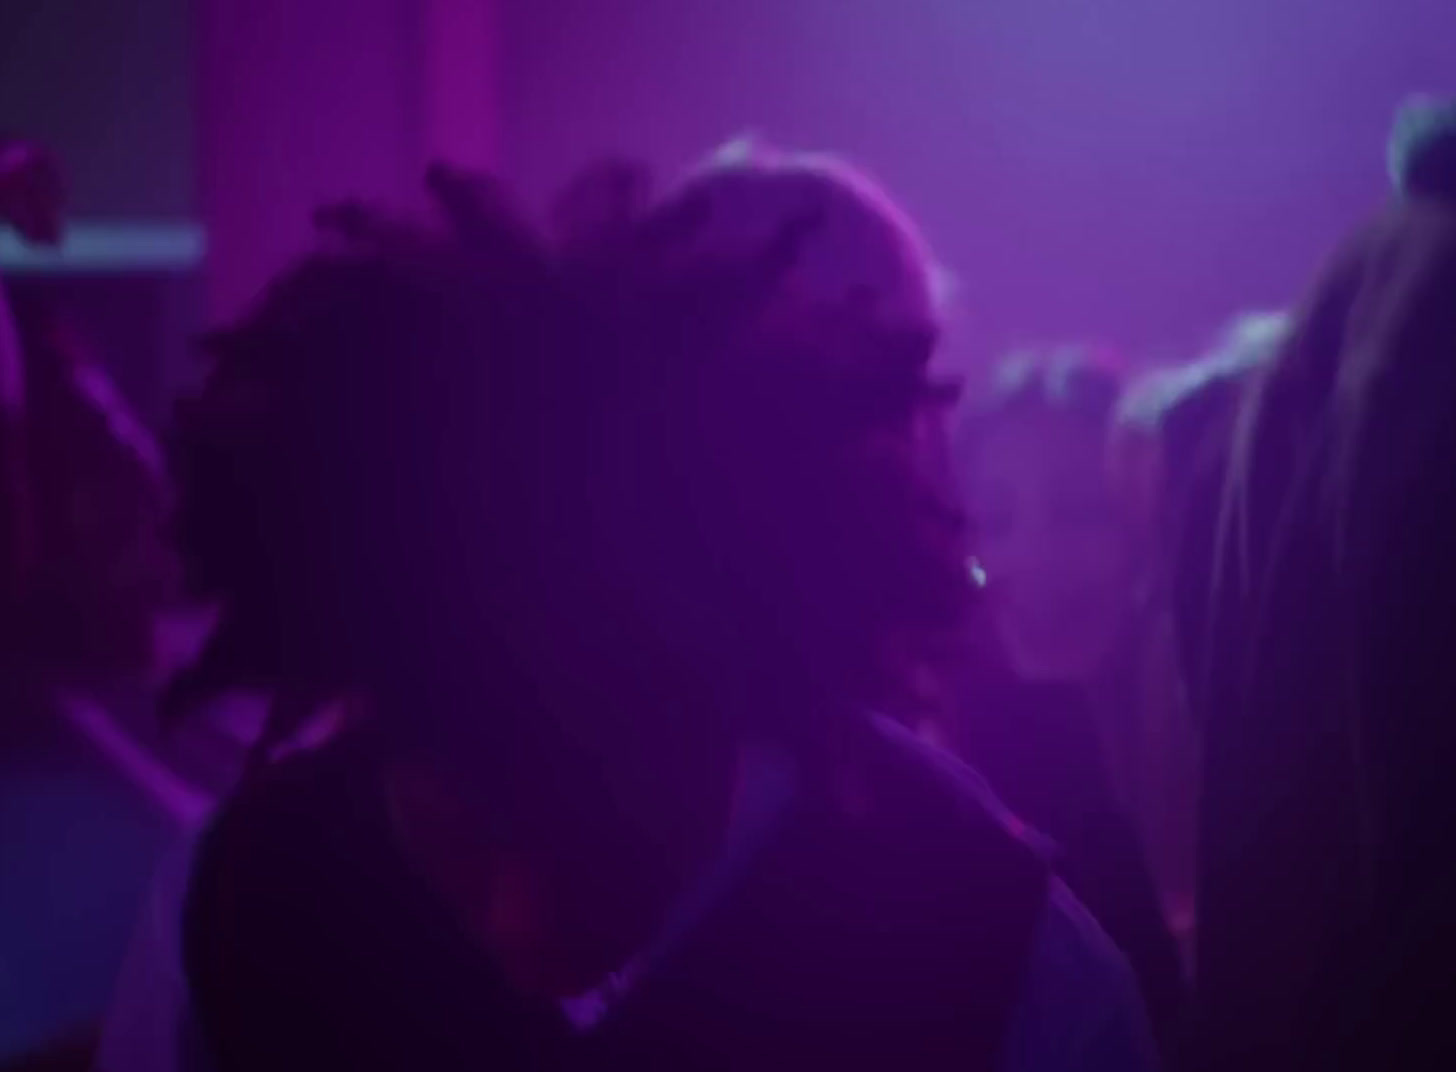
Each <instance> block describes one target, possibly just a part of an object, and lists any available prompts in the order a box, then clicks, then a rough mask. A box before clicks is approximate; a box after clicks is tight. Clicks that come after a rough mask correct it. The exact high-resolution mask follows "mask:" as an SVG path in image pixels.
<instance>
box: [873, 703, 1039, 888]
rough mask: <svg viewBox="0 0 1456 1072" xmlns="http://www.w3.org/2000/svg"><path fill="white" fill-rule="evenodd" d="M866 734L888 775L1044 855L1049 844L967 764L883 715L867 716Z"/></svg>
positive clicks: (1035, 855) (1036, 856) (1036, 853)
mask: <svg viewBox="0 0 1456 1072" xmlns="http://www.w3.org/2000/svg"><path fill="white" fill-rule="evenodd" d="M870 729H871V732H872V734H873V736H874V738H875V740H876V742H877V744H878V745H879V748H878V751H879V753H880V754H881V758H882V760H885V761H887V762H888V767H889V768H890V770H891V777H897V778H906V779H908V780H912V781H915V782H918V783H921V784H922V785H924V786H926V787H927V788H929V789H930V790H932V791H933V792H934V793H935V794H936V795H937V796H938V797H939V798H941V799H943V800H945V801H946V802H947V803H948V804H951V805H953V806H954V810H955V811H956V812H957V813H958V814H960V815H962V816H974V817H975V818H976V819H977V820H980V821H982V822H983V824H984V825H986V826H988V827H989V828H990V829H992V830H994V831H998V832H1000V833H1002V834H1004V835H1005V836H1006V839H1007V840H1008V841H1010V842H1014V843H1016V844H1019V845H1021V846H1024V847H1025V848H1026V849H1027V850H1029V852H1028V855H1029V856H1031V857H1033V858H1035V859H1037V860H1039V861H1045V860H1047V859H1049V858H1050V857H1051V855H1052V853H1053V847H1052V845H1051V843H1050V842H1049V841H1047V840H1046V839H1045V838H1044V837H1043V836H1042V835H1041V834H1040V833H1039V832H1037V831H1035V830H1033V829H1032V828H1030V827H1029V826H1027V825H1026V824H1025V823H1024V822H1022V820H1021V819H1019V818H1018V817H1017V816H1015V815H1013V814H1012V812H1011V810H1010V809H1009V808H1007V807H1006V805H1005V804H1003V803H1002V802H1001V799H1000V798H999V797H998V796H997V795H996V792H995V790H993V789H992V788H991V785H990V783H989V782H987V781H986V779H985V778H984V777H983V776H982V775H981V773H980V772H979V771H978V770H976V769H975V768H974V767H972V766H971V765H970V764H968V763H966V762H965V761H963V760H961V759H959V758H958V757H957V756H955V755H953V754H951V753H950V752H948V751H946V750H945V749H943V748H940V747H938V746H937V745H935V744H932V743H931V742H929V741H927V740H925V739H924V738H922V737H920V736H919V735H918V734H916V733H914V732H913V731H911V730H910V729H908V728H907V727H905V726H903V725H901V724H900V723H898V722H895V721H894V720H893V719H889V718H885V717H883V716H878V715H877V716H874V717H873V718H871V720H870Z"/></svg>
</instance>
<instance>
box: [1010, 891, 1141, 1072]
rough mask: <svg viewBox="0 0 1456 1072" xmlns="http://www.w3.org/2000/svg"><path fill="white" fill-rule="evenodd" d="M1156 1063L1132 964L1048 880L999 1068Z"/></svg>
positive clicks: (1019, 1070)
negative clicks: (1018, 998) (1044, 902)
mask: <svg viewBox="0 0 1456 1072" xmlns="http://www.w3.org/2000/svg"><path fill="white" fill-rule="evenodd" d="M1157 1067H1158V1059H1157V1047H1156V1045H1155V1043H1154V1041H1153V1034H1152V1030H1151V1028H1150V1026H1149V1023H1148V1017H1147V1013H1146V1010H1145V1009H1144V1007H1143V1001H1142V997H1141V995H1140V993H1139V990H1138V985H1137V980H1136V978H1135V977H1134V976H1133V973H1132V970H1131V968H1129V966H1128V964H1127V961H1126V960H1125V958H1124V957H1123V956H1122V954H1121V953H1120V952H1119V951H1118V949H1117V947H1116V946H1115V945H1113V943H1112V941H1111V939H1109V938H1108V937H1107V935H1106V934H1105V933H1103V931H1102V928H1101V927H1099V926H1098V925H1097V922H1096V921H1095V920H1094V919H1093V918H1092V916H1091V914H1090V913H1089V912H1088V911H1087V910H1086V909H1085V908H1083V907H1082V905H1081V904H1080V903H1079V902H1078V901H1077V899H1076V898H1075V897H1073V896H1072V894H1071V893H1070V892H1069V891H1068V890H1067V889H1066V887H1065V886H1063V885H1061V884H1060V883H1053V884H1052V885H1051V887H1050V888H1049V891H1048V894H1047V899H1046V905H1045V907H1044V910H1043V913H1042V917H1041V921H1040V923H1039V924H1038V927H1037V932H1036V936H1035V938H1034V939H1033V943H1032V949H1031V955H1030V958H1029V960H1028V964H1027V972H1026V978H1025V981H1024V983H1023V986H1022V991H1021V998H1020V1001H1019V1003H1018V1005H1017V1007H1016V1011H1015V1013H1014V1014H1013V1017H1012V1021H1011V1025H1010V1028H1009V1031H1008V1034H1007V1039H1006V1046H1005V1050H1004V1052H1003V1056H1002V1062H1001V1068H1002V1069H1003V1070H1004V1072H1038V1070H1040V1069H1050V1068H1055V1069H1103V1068H1117V1069H1123V1070H1128V1072H1152V1070H1155V1069H1156V1068H1157Z"/></svg>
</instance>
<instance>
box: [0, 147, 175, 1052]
mask: <svg viewBox="0 0 1456 1072" xmlns="http://www.w3.org/2000/svg"><path fill="white" fill-rule="evenodd" d="M63 195H64V190H63V186H62V183H61V180H60V172H59V168H58V167H57V165H56V163H55V161H54V160H53V159H52V158H51V156H50V155H49V154H48V153H47V152H46V151H45V150H44V149H43V148H41V147H39V146H37V145H35V144H34V143H30V142H5V143H0V225H6V226H9V227H12V228H13V229H14V230H15V232H16V233H17V234H19V235H20V236H21V238H22V239H23V240H26V241H29V242H32V243H43V244H52V243H55V242H57V241H58V240H59V238H60V234H61V225H62V218H63V208H64V196H63ZM0 413H3V416H0V618H3V631H0V648H3V657H4V666H5V672H4V674H3V681H0V688H3V689H4V691H5V697H6V702H5V705H4V711H3V715H0V1062H13V1067H16V1068H32V1067H34V1068H42V1067H44V1068H78V1069H79V1068H85V1067H88V1066H89V1063H90V1049H91V1043H92V1038H93V1032H92V1030H91V1027H90V1024H91V1023H92V1022H93V1020H94V1018H95V1017H96V1016H97V1015H98V1014H99V1013H100V1012H101V1010H102V1008H103V1006H104V1003H105V1001H106V999H107V997H108V995H109V993H110V989H111V986H112V984H113V980H114V973H115V971H116V969H117V967H118V965H119V964H120V961H121V958H122V954H123V950H124V947H125V941H126V935H127V932H128V929H129V927H130V921H131V917H132V914H133V910H134V906H135V905H136V904H137V903H138V901H139V899H140V895H141V892H142V889H143V887H144V885H145V882H146V879H147V876H148V874H149V873H150V871H151V869H152V867H153V864H154V860H155V859H156V856H157V854H158V852H159V851H160V850H161V848H162V846H163V845H164V844H165V843H166V842H167V841H168V840H169V839H170V837H171V836H172V827H171V824H170V821H169V817H168V816H167V815H166V814H164V812H163V811H162V810H161V809H159V808H157V807H156V806H155V805H154V802H153V801H152V800H149V799H148V792H147V789H146V787H144V786H142V785H140V784H138V782H137V781H136V780H135V779H134V778H133V777H132V774H133V772H131V771H127V770H124V769H122V767H121V766H120V765H118V764H117V763H115V762H114V759H115V757H114V756H112V755H110V754H109V753H107V752H106V750H105V749H104V748H103V747H101V745H100V743H99V741H98V739H97V738H96V737H95V736H94V735H93V734H92V733H90V732H89V731H87V730H85V729H84V728H83V727H84V726H95V725H108V726H109V725H112V720H111V718H110V717H109V715H108V714H107V712H106V711H105V710H104V709H103V706H102V705H98V704H97V703H96V702H95V697H96V695H102V696H104V697H105V698H106V702H107V704H110V703H111V702H113V701H117V700H120V699H121V698H122V697H129V698H130V699H131V701H132V702H133V703H134V704H136V705H137V706H140V707H142V708H147V709H148V710H149V703H148V698H149V694H148V692H147V691H146V689H145V687H142V688H137V687H136V686H137V685H138V684H139V682H138V681H137V680H135V679H137V678H145V677H146V675H147V671H148V670H149V669H150V665H149V660H150V652H151V644H150V639H151V627H152V623H153V616H154V615H155V613H156V612H157V611H158V610H159V609H160V607H161V606H162V605H163V603H164V601H165V599H166V591H167V581H166V580H165V579H164V578H165V577H166V576H167V575H168V573H169V569H168V565H167V563H168V562H169V561H170V558H169V556H168V554H167V552H166V551H164V550H163V533H162V526H163V520H164V512H165V511H164V506H163V502H164V499H165V495H164V493H163V488H164V481H163V479H162V475H161V469H160V466H159V465H158V464H157V462H158V458H157V456H156V450H155V446H154V444H152V442H151V440H150V438H149V436H148V435H147V434H146V433H145V431H144V430H142V429H141V427H140V425H139V424H138V423H137V422H136V421H135V420H134V418H133V417H132V416H131V413H130V410H129V409H128V408H127V407H126V406H125V404H124V403H123V402H122V401H121V399H120V398H119V397H117V396H116V394H115V392H114V390H112V389H111V388H110V384H109V381H108V380H107V378H106V376H105V373H104V372H103V371H102V369H101V367H100V365H99V364H98V363H96V362H95V361H94V360H92V359H91V358H90V356H89V355H88V354H86V353H85V351H84V350H83V349H82V348H80V347H79V346H78V345H77V344H75V343H74V341H73V340H72V339H71V338H70V337H69V336H67V335H66V334H65V333H64V331H63V328H62V327H61V322H60V321H59V320H58V319H57V318H54V317H52V316H51V315H49V313H48V312H47V311H45V310H42V309H40V308H39V307H38V305H37V304H36V303H34V302H28V303H21V302H16V303H15V304H14V305H13V306H12V304H11V302H10V301H9V300H8V297H7V295H6V293H5V292H4V290H3V288H0ZM117 686H123V687H120V688H118V687H117ZM82 694H90V695H89V696H87V695H82ZM5 1067H7V1068H9V1067H12V1064H10V1063H6V1064H5Z"/></svg>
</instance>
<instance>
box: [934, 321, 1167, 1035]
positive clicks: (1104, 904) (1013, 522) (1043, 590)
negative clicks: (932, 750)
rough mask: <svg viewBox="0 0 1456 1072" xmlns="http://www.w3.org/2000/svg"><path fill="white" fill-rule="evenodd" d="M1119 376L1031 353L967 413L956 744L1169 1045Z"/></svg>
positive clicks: (1151, 751) (1152, 738)
mask: <svg viewBox="0 0 1456 1072" xmlns="http://www.w3.org/2000/svg"><path fill="white" fill-rule="evenodd" d="M1123 382H1124V381H1123V377H1122V375H1121V372H1120V369H1119V368H1118V366H1117V365H1116V364H1114V363H1112V362H1111V361H1109V360H1108V359H1106V358H1105V357H1102V356H1099V355H1096V354H1091V353H1088V352H1086V351H1084V350H1080V349H1075V348H1071V349H1065V350H1054V351H1050V352H1037V353H1032V354H1028V355H1022V356H1019V357H1014V358H1011V359H1009V360H1008V361H1006V362H1004V363H1003V364H1002V365H1001V366H999V367H998V369H997V370H996V373H995V375H994V377H993V381H992V385H991V388H990V390H989V391H987V392H986V393H985V395H984V396H983V397H982V398H980V399H977V400H974V401H973V403H972V404H971V405H970V406H969V407H968V408H967V410H966V413H965V416H964V417H963V419H962V422H961V424H960V427H959V429H958V436H957V444H956V459H957V465H958V473H959V476H960V478H961V482H962V488H963V489H964V496H965V500H966V502H967V503H968V504H969V508H970V512H971V522H972V531H973V537H974V543H973V546H974V551H975V555H976V563H977V565H978V567H979V568H980V569H983V570H984V576H985V599H984V604H983V606H982V607H981V608H980V614H979V615H978V616H977V617H976V618H975V619H974V620H973V622H972V627H971V629H970V631H969V633H968V635H967V640H966V643H965V646H964V649H963V650H962V651H961V653H960V656H959V658H958V660H957V664H958V665H957V673H956V675H955V680H956V682H957V686H956V690H955V698H954V705H953V715H952V717H951V719H950V720H949V741H948V743H949V744H950V745H951V746H952V747H954V748H955V750H956V751H957V752H958V753H959V754H961V755H962V756H964V757H965V758H966V759H967V760H968V761H969V762H970V763H971V764H972V765H974V766H975V767H976V768H977V769H978V770H980V771H981V773H983V774H984V775H985V776H986V777H987V778H988V779H989V780H990V782H991V784H992V786H993V787H994V788H995V789H996V790H997V792H998V793H999V794H1000V795H1001V796H1002V798H1003V799H1004V800H1005V801H1006V802H1007V803H1008V805H1009V806H1010V807H1011V808H1012V810H1013V811H1015V812H1016V813H1017V814H1018V815H1019V816H1021V817H1022V818H1024V819H1026V820H1027V821H1028V822H1030V823H1032V824H1033V825H1035V826H1037V827H1039V828H1040V829H1041V830H1042V831H1043V832H1044V833H1046V834H1047V835H1049V836H1050V837H1051V838H1052V839H1053V841H1055V842H1056V844H1057V847H1058V850H1059V856H1058V861H1059V863H1058V866H1059V870H1060V872H1061V874H1063V875H1064V876H1065V877H1066V879H1067V882H1068V884H1069V885H1070V886H1071V887H1072V889H1073V891H1074V892H1075V893H1076V894H1077V895H1078V896H1079V897H1080V898H1081V899H1082V901H1083V902H1084V903H1085V904H1086V905H1087V906H1088V908H1089V909H1091V911H1092V912H1093V914H1094V915H1096V916H1097V918H1098V920H1099V921H1100V922H1101V923H1102V925H1103V926H1104V927H1106V928H1107V931H1108V934H1109V935H1111V937H1112V938H1113V940H1114V941H1116V942H1117V943H1118V944H1119V946H1120V947H1121V948H1122V949H1123V951H1124V952H1125V953H1126V954H1127V955H1128V957H1129V959H1130V961H1131V962H1132V964H1133V967H1134V969H1135V970H1136V971H1137V973H1138V976H1139V980H1140V982H1141V984H1142V988H1143V993H1144V996H1145V998H1146V999H1147V1002H1148V1007H1149V1010H1150V1012H1151V1014H1152V1016H1153V1020H1154V1025H1155V1027H1157V1029H1158V1031H1159V1034H1160V1037H1161V1038H1162V1039H1163V1040H1164V1042H1165V1044H1168V1045H1171V1043H1172V1042H1173V1040H1174V1037H1175V1036H1176V1034H1177V1031H1178V1026H1179V1020H1180V1015H1181V1012H1182V1010H1183V1004H1184V1001H1183V999H1184V981H1183V974H1182V969H1181V965H1180V963H1179V954H1178V949H1177V945H1176V943H1175V941H1174V939H1173V936H1172V933H1171V931H1170V929H1169V925H1168V922H1167V920H1166V919H1165V916H1164V912H1163V909H1162V903H1161V900H1160V890H1159V887H1158V885H1157V884H1156V883H1155V882H1154V878H1153V876H1154V874H1155V872H1154V869H1153V868H1152V867H1151V866H1150V861H1152V862H1154V863H1160V862H1161V861H1160V860H1158V857H1157V855H1156V853H1155V852H1154V851H1153V850H1154V849H1156V848H1158V847H1159V846H1158V845H1157V843H1156V842H1154V841H1153V840H1152V839H1151V837H1149V835H1148V832H1149V831H1150V830H1152V829H1156V820H1157V816H1158V811H1159V808H1160V807H1162V806H1163V805H1164V803H1165V801H1163V800H1160V799H1156V798H1155V797H1154V795H1153V791H1152V790H1153V789H1154V788H1155V787H1157V786H1158V784H1159V783H1158V782H1156V781H1155V777H1156V775H1157V774H1158V773H1159V764H1160V763H1161V762H1163V761H1164V758H1165V757H1163V756H1162V755H1160V754H1158V753H1157V752H1156V750H1155V749H1156V746H1157V745H1158V743H1159V740H1158V738H1157V736H1156V735H1155V734H1153V733H1152V732H1150V729H1149V721H1150V716H1149V713H1148V711H1147V710H1146V707H1147V704H1146V696H1145V694H1144V683H1143V672H1144V668H1145V664H1144V655H1145V653H1144V651H1143V649H1142V641H1143V637H1142V622H1141V616H1142V605H1141V602H1140V600H1141V592H1140V586H1141V585H1142V583H1143V577H1142V576H1141V572H1140V567H1141V565H1142V562H1143V559H1142V555H1141V553H1140V546H1139V542H1138V536H1139V529H1138V527H1137V526H1136V525H1135V524H1133V523H1132V521H1131V519H1130V516H1129V511H1128V506H1127V504H1126V503H1125V502H1124V500H1123V499H1122V497H1121V495H1120V494H1119V489H1118V487H1117V486H1116V485H1115V483H1114V481H1113V479H1112V474H1111V471H1110V469H1109V455H1108V449H1109V434H1110V432H1111V428H1112V421H1113V415H1114V413H1115V410H1116V407H1117V404H1118V399H1119V397H1120V394H1121V392H1122V389H1123ZM1160 877H1161V875H1160Z"/></svg>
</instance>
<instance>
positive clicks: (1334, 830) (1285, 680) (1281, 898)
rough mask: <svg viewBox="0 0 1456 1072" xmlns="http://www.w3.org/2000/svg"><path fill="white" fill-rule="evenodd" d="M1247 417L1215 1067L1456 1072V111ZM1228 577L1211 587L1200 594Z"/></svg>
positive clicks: (1203, 615)
mask: <svg viewBox="0 0 1456 1072" xmlns="http://www.w3.org/2000/svg"><path fill="white" fill-rule="evenodd" d="M1391 155H1392V164H1393V171H1394V174H1395V178H1396V185H1397V192H1396V195H1395V196H1394V198H1393V199H1392V201H1391V203H1390V204H1389V206H1388V207H1386V208H1385V209H1384V210H1383V211H1381V212H1379V213H1378V214H1377V215H1376V217H1375V218H1374V219H1373V220H1372V221H1371V222H1370V223H1368V224H1367V225H1365V226H1363V227H1361V228H1360V229H1359V230H1357V231H1356V233H1355V234H1354V235H1353V236H1352V237H1351V238H1350V239H1349V240H1348V241H1347V242H1346V243H1345V244H1344V246H1343V247H1342V248H1341V250H1340V251H1339V252H1338V253H1337V255H1336V256H1335V257H1334V258H1333V259H1332V261H1331V263H1330V264H1329V265H1328V266H1327V267H1326V269H1325V270H1324V271H1323V272H1322V273H1321V274H1320V276H1319V278H1318V280H1317V281H1316V283H1315V285H1314V287H1313V290H1312V291H1311V293H1310V294H1309V296H1308V297H1307V299H1306V300H1305V301H1304V302H1303V303H1302V304H1301V305H1300V306H1299V308H1298V310H1297V311H1296V313H1295V315H1294V317H1293V320H1292V324H1291V327H1290V329H1289V333H1288V336H1287V337H1286V338H1285V340H1284V341H1283V344H1282V345H1281V346H1280V348H1279V352H1278V354H1277V356H1276V357H1275V359H1274V362H1273V364H1272V366H1271V367H1270V369H1269V370H1268V372H1267V373H1266V374H1264V375H1263V376H1261V377H1260V378H1258V379H1257V380H1256V381H1255V385H1254V388H1253V390H1252V391H1251V392H1250V393H1249V394H1248V395H1247V397H1246V398H1245V400H1244V402H1243V405H1242V407H1241V410H1240V412H1239V414H1238V417H1237V420H1236V422H1235V434H1234V438H1233V443H1232V447H1231V451H1230V454H1229V461H1228V467H1227V468H1228V473H1227V479H1226V481H1225V483H1224V485H1223V486H1222V487H1221V488H1219V489H1216V492H1215V497H1216V501H1217V503H1218V505H1217V507H1216V508H1215V509H1214V510H1213V511H1212V513H1213V516H1215V517H1216V519H1217V522H1216V533H1215V536H1214V538H1212V539H1211V540H1209V546H1210V547H1211V548H1212V552H1213V553H1212V555H1211V557H1210V558H1209V559H1205V560H1203V561H1197V560H1196V559H1195V558H1194V557H1192V556H1189V557H1186V558H1185V559H1184V561H1183V562H1182V563H1181V568H1182V569H1184V570H1185V571H1188V572H1190V573H1192V574H1193V577H1192V578H1191V580H1190V581H1189V582H1188V589H1189V591H1190V592H1194V593H1197V592H1199V591H1205V592H1208V593H1210V598H1209V599H1205V600H1203V601H1202V605H1199V603H1200V601H1199V600H1198V599H1196V598H1190V599H1189V600H1188V601H1187V603H1186V604H1185V605H1184V607H1183V617H1184V618H1185V619H1186V625H1187V630H1188V634H1189V636H1190V638H1191V639H1192V641H1193V643H1192V644H1191V646H1190V647H1191V650H1192V651H1194V653H1195V654H1196V655H1198V656H1199V664H1198V666H1197V668H1196V670H1197V672H1196V674H1195V675H1194V676H1193V678H1192V681H1193V684H1194V706H1195V708H1196V710H1198V712H1199V713H1200V716H1201V722H1202V724H1203V728H1204V737H1203V807H1202V815H1201V827H1202V838H1201V845H1200V885H1199V908H1198V914H1199V921H1198V925H1199V930H1198V977H1197V1001H1198V1013H1199V1024H1200V1027H1201V1032H1200V1038H1199V1046H1198V1048H1197V1050H1198V1053H1199V1055H1200V1056H1201V1057H1202V1058H1203V1059H1204V1060H1205V1061H1206V1062H1207V1066H1208V1067H1210V1068H1214V1069H1230V1070H1231V1069H1239V1070H1241V1072H1244V1070H1249V1069H1255V1070H1257V1069H1265V1068H1268V1069H1288V1068H1322V1069H1341V1068H1351V1069H1355V1068H1444V1067H1450V1066H1451V1064H1452V1061H1453V1059H1456V1047H1453V1045H1452V1041H1451V1031H1450V1016H1451V1007H1452V1006H1451V1001H1450V995H1451V987H1450V973H1451V964H1452V962H1453V959H1456V919H1453V916H1452V913H1451V907H1450V906H1451V898H1452V894H1453V893H1456V864H1453V857H1452V854H1451V852H1450V851H1449V842H1450V839H1451V835H1452V832H1453V830H1456V796H1453V795H1452V792H1451V788H1450V787H1451V770H1452V769H1453V766H1456V732H1453V722H1452V719H1451V712H1452V710H1453V708H1456V672H1453V660H1452V658H1451V639H1450V638H1451V636H1452V635H1453V633H1456V568H1453V564H1452V558H1451V548H1452V546H1456V498H1453V496H1452V495H1451V488H1450V483H1451V474H1452V472H1453V471H1456V423H1453V421H1452V419H1451V414H1452V411H1453V409H1456V362H1453V361H1452V360H1451V357H1452V355H1453V354H1456V109H1453V108H1452V107H1451V106H1450V105H1445V106H1439V105H1436V106H1430V105H1426V106H1421V107H1417V108H1415V109H1413V110H1409V111H1407V112H1405V113H1404V114H1403V116H1402V120H1401V122H1400V123H1399V124H1398V126H1397V131H1396V135H1395V137H1394V138H1393V140H1392V154H1391ZM1204 577H1211V581H1206V580H1204Z"/></svg>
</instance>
